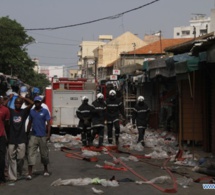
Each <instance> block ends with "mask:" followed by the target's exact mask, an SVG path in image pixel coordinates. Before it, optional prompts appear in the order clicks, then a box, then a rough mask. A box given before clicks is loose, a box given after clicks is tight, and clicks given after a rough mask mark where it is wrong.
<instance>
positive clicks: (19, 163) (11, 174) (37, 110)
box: [0, 93, 51, 185]
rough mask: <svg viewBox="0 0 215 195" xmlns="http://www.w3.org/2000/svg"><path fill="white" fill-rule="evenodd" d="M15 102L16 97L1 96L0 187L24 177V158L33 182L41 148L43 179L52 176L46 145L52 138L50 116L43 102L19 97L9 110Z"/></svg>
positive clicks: (28, 177)
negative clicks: (33, 173) (49, 169)
mask: <svg viewBox="0 0 215 195" xmlns="http://www.w3.org/2000/svg"><path fill="white" fill-rule="evenodd" d="M13 98H14V93H11V94H10V95H9V97H3V96H0V185H4V184H5V182H6V177H8V180H9V181H16V180H17V179H18V176H21V175H22V170H23V165H24V160H25V158H27V162H28V175H27V178H26V179H31V178H32V168H33V166H34V165H35V164H36V157H37V149H38V148H39V151H40V155H41V162H42V164H43V165H44V176H48V175H49V172H48V163H49V156H48V147H47V142H46V141H47V140H48V139H49V138H50V119H51V117H50V112H49V110H47V109H46V108H43V107H42V104H43V98H42V97H40V96H39V95H38V94H35V97H33V99H30V97H29V95H28V94H27V95H26V96H25V97H23V96H22V95H16V98H15V100H14V105H13V106H12V107H10V105H11V104H10V102H11V101H12V100H13ZM26 121H28V122H27V123H26Z"/></svg>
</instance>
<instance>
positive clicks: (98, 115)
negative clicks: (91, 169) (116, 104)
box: [91, 93, 106, 148]
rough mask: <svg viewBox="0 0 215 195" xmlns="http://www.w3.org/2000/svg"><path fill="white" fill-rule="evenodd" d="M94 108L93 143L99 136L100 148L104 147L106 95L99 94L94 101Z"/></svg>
mask: <svg viewBox="0 0 215 195" xmlns="http://www.w3.org/2000/svg"><path fill="white" fill-rule="evenodd" d="M92 106H93V108H94V110H93V114H92V127H93V133H92V140H91V141H92V142H93V140H94V138H95V136H96V134H98V135H99V143H98V146H97V147H98V148H99V147H100V146H102V145H103V139H104V138H103V137H104V121H105V112H106V103H105V101H104V95H103V94H102V93H98V94H97V99H96V100H95V101H93V103H92Z"/></svg>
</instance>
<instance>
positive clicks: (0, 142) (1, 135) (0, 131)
mask: <svg viewBox="0 0 215 195" xmlns="http://www.w3.org/2000/svg"><path fill="white" fill-rule="evenodd" d="M9 119H10V112H9V109H8V108H7V107H5V106H3V96H0V185H3V184H4V183H5V181H6V179H5V175H4V171H5V155H6V145H7V135H6V131H7V132H8V129H7V128H8V127H9V126H8V124H9Z"/></svg>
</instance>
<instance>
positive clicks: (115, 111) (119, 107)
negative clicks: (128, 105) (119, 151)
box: [106, 90, 125, 145]
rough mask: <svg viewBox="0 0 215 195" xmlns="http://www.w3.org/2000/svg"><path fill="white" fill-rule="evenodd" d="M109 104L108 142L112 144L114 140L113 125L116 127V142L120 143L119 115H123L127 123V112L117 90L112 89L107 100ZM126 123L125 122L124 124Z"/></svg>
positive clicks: (107, 114) (107, 112)
mask: <svg viewBox="0 0 215 195" xmlns="http://www.w3.org/2000/svg"><path fill="white" fill-rule="evenodd" d="M106 105H107V111H106V116H107V129H108V142H109V144H112V142H113V126H114V127H115V142H116V145H118V143H119V134H120V124H119V117H120V116H119V115H120V114H121V115H122V117H123V122H124V123H125V112H124V105H123V102H122V101H121V100H120V99H119V98H116V91H115V90H110V92H109V97H108V98H107V100H106ZM124 125H125V124H124Z"/></svg>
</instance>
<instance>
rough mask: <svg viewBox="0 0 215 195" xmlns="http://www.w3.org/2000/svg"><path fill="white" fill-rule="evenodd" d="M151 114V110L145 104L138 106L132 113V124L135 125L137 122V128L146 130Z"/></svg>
mask: <svg viewBox="0 0 215 195" xmlns="http://www.w3.org/2000/svg"><path fill="white" fill-rule="evenodd" d="M149 112H150V109H149V107H148V106H147V105H146V104H145V103H143V104H142V105H141V104H136V105H135V106H134V108H133V112H132V123H133V124H135V120H136V125H137V128H138V127H139V128H146V127H147V123H148V119H149Z"/></svg>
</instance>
